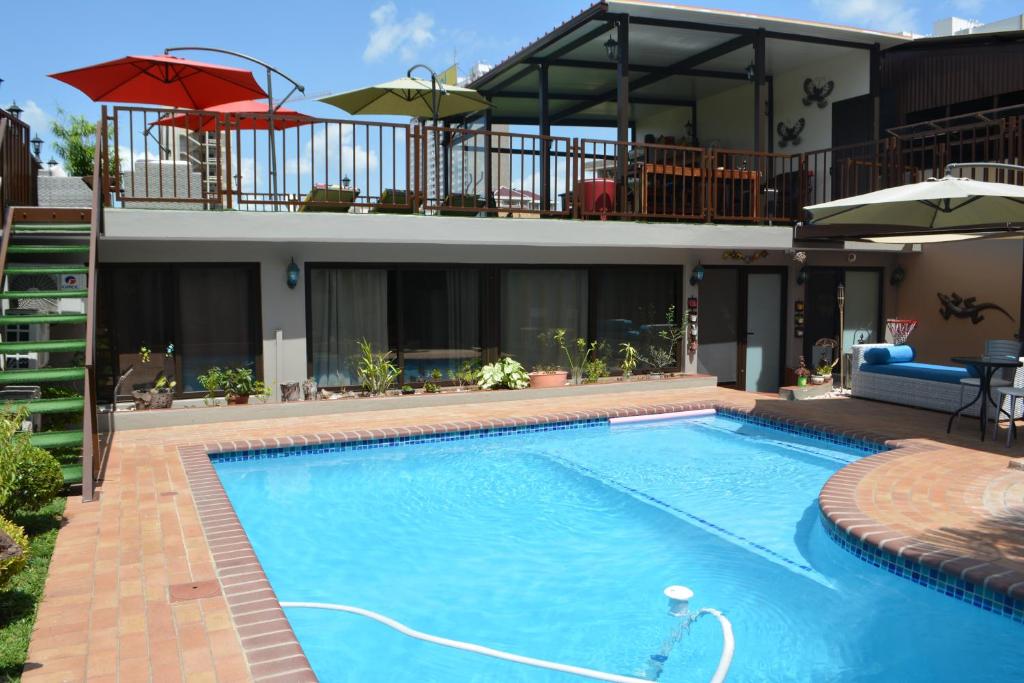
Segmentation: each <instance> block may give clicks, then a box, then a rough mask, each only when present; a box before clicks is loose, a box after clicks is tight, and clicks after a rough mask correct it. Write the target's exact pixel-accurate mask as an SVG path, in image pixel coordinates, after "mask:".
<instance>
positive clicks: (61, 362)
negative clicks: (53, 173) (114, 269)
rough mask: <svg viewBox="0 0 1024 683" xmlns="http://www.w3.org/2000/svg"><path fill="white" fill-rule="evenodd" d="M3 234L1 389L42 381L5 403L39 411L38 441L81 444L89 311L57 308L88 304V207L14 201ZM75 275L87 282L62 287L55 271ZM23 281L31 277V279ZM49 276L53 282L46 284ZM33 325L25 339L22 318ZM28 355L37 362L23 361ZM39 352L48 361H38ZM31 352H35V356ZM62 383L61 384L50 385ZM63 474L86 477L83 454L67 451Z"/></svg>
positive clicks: (71, 480) (53, 445) (72, 479)
mask: <svg viewBox="0 0 1024 683" xmlns="http://www.w3.org/2000/svg"><path fill="white" fill-rule="evenodd" d="M5 218H6V220H5V222H4V226H3V228H4V232H3V240H2V242H0V285H2V287H0V358H2V359H3V361H4V362H3V364H2V367H3V368H4V369H2V370H0V390H4V389H7V388H9V387H13V386H37V387H40V389H41V390H42V396H43V397H42V398H39V399H21V400H13V401H3V399H0V403H2V404H0V410H11V411H13V410H19V409H21V408H25V409H27V410H28V412H29V414H30V415H32V416H39V419H40V420H41V421H42V425H43V428H42V429H41V430H39V431H36V432H34V433H33V434H32V437H31V439H32V443H33V444H34V445H36V446H39V447H40V448H47V449H67V450H68V451H69V452H71V453H74V452H75V449H78V452H79V454H80V449H81V448H82V445H83V439H84V438H85V437H84V431H83V425H82V420H83V416H84V415H85V411H86V408H87V406H86V400H85V398H84V396H83V386H84V382H85V381H87V376H86V370H85V367H84V366H83V364H82V358H83V354H84V352H85V351H86V329H87V324H86V323H87V322H88V315H87V314H86V313H79V312H65V313H57V312H55V311H56V309H57V308H58V306H60V307H62V308H67V306H66V305H64V304H65V303H66V302H68V301H73V300H77V301H80V302H81V303H80V304H78V306H76V307H73V310H85V311H87V310H88V308H87V306H86V305H85V303H86V300H87V299H88V296H89V288H91V287H93V286H95V283H94V282H93V277H92V275H91V274H90V272H89V269H90V266H89V264H90V263H95V259H94V258H90V257H92V256H93V255H92V254H91V253H90V250H91V248H92V247H91V246H90V245H91V244H93V242H92V241H91V234H92V233H91V227H90V223H89V221H90V219H91V211H90V210H89V209H73V210H71V209H58V210H48V209H31V208H30V209H11V210H10V211H9V212H8V215H7V216H6V217H5ZM61 275H75V276H76V278H77V279H78V280H79V281H80V282H84V284H85V287H83V288H81V289H61V288H60V287H61V285H60V283H59V282H57V279H58V278H57V277H56V276H61ZM26 283H28V285H27V286H25V285H26ZM48 283H50V284H48ZM26 325H28V326H30V327H29V329H30V330H32V333H31V334H30V335H29V338H28V339H26V338H25V335H24V330H25V327H24V326H26ZM26 356H27V357H28V358H29V359H30V365H31V366H32V367H22V365H23V363H22V362H21V361H20V360H19V359H20V358H25V357H26ZM40 356H42V358H43V359H45V363H44V364H43V365H42V367H40V366H39V365H38V363H39V361H40V360H41V358H40ZM33 359H34V360H33ZM51 389H57V390H59V391H51ZM61 460H62V463H63V464H62V469H63V470H64V478H65V482H66V483H68V484H76V483H80V482H81V481H82V462H81V460H80V455H79V457H78V458H76V457H74V456H73V455H72V456H70V457H68V456H66V455H63V454H62V457H61Z"/></svg>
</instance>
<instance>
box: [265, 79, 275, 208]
mask: <svg viewBox="0 0 1024 683" xmlns="http://www.w3.org/2000/svg"><path fill="white" fill-rule="evenodd" d="M270 75H271V74H270V69H269V68H268V69H267V102H269V106H268V107H267V112H268V119H267V124H268V128H269V130H268V131H267V148H268V153H269V156H270V192H271V195H270V196H271V201H272V202H274V203H273V204H272V206H273V207H274V211H277V210H278V206H277V145H276V144H275V143H276V140H275V139H274V83H273V79H272V78H271V77H270Z"/></svg>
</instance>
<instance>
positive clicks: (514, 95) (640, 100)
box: [492, 79, 745, 107]
mask: <svg viewBox="0 0 1024 683" xmlns="http://www.w3.org/2000/svg"><path fill="white" fill-rule="evenodd" d="M744 80H745V79H744ZM502 98H507V99H510V100H537V99H539V98H538V94H537V93H533V92H503V93H501V94H500V95H495V96H494V97H493V98H492V99H494V100H500V99H502ZM548 99H549V100H570V101H573V102H592V103H594V104H600V103H601V102H613V101H615V98H606V97H603V96H602V95H600V94H598V95H591V94H583V93H568V92H549V93H548ZM629 101H630V102H632V103H633V104H656V105H666V106H680V107H690V106H693V104H694V101H693V100H688V99H675V98H670V97H649V96H646V95H632V96H630V98H629Z"/></svg>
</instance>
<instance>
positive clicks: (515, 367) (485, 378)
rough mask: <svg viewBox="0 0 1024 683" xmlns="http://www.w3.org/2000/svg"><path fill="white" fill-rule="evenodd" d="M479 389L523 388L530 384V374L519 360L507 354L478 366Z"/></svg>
mask: <svg viewBox="0 0 1024 683" xmlns="http://www.w3.org/2000/svg"><path fill="white" fill-rule="evenodd" d="M477 384H478V385H480V388H481V389H501V388H504V389H525V388H526V387H528V386H530V376H529V375H528V374H527V373H526V370H524V369H523V366H522V365H520V363H519V361H516V360H512V359H511V358H509V357H508V356H505V357H504V358H502V359H500V360H498V361H497V362H495V363H490V364H489V365H485V366H483V367H482V368H480V379H479V381H477Z"/></svg>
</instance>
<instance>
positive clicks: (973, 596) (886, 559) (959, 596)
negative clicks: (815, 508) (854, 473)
mask: <svg viewBox="0 0 1024 683" xmlns="http://www.w3.org/2000/svg"><path fill="white" fill-rule="evenodd" d="M821 523H822V525H823V526H824V527H825V532H826V533H827V534H828V536H829V538H831V539H832V540H833V541H835V542H836V544H838V545H839V547H840V548H842V549H843V550H846V551H847V552H849V553H850V554H852V555H853V556H854V557H858V558H860V559H862V560H864V561H865V562H867V563H868V564H870V565H872V566H874V567H878V568H880V569H884V570H886V571H887V572H889V573H890V574H894V575H896V576H899V577H902V578H905V579H908V580H910V581H912V582H914V583H916V584H918V585H919V586H924V587H926V588H930V589H932V590H936V591H938V592H940V593H942V594H944V595H948V596H949V597H951V598H954V599H956V600H960V601H962V602H966V603H967V604H969V605H974V606H975V607H980V608H981V609H983V610H985V611H986V612H994V613H996V614H1000V615H1002V616H1005V617H1008V618H1010V619H1011V620H1013V621H1015V622H1017V623H1019V624H1024V600H1014V599H1013V598H1011V597H1010V596H1009V595H1006V594H1004V593H997V592H995V591H993V590H991V589H989V588H985V587H983V586H979V585H977V584H973V583H970V582H969V581H964V580H963V579H960V578H957V577H955V576H953V575H952V574H946V573H945V572H940V571H939V570H937V569H935V568H933V567H926V566H924V565H922V564H920V563H919V562H917V561H915V560H911V559H909V558H905V557H897V556H896V555H893V554H891V553H888V552H886V551H884V550H882V549H881V548H879V547H877V546H874V545H872V544H870V543H866V542H864V541H862V540H860V539H859V538H856V537H855V536H852V535H850V534H848V533H846V532H845V531H843V530H842V529H840V528H839V527H838V526H836V524H835V523H834V522H832V521H831V520H829V519H828V518H827V517H825V515H822V516H821Z"/></svg>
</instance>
